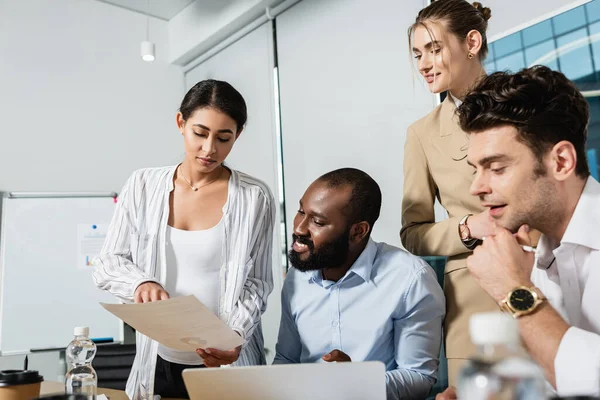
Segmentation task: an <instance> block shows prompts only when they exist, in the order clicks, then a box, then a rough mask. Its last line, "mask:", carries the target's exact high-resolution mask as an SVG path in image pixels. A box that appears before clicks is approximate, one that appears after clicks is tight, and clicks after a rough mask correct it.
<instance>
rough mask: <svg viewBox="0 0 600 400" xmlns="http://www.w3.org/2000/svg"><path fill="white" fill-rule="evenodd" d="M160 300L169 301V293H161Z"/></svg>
mask: <svg viewBox="0 0 600 400" xmlns="http://www.w3.org/2000/svg"><path fill="white" fill-rule="evenodd" d="M160 299H161V300H168V299H169V293H167V292H166V291H164V290H163V291H161V292H160Z"/></svg>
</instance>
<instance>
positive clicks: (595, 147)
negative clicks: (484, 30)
mask: <svg viewBox="0 0 600 400" xmlns="http://www.w3.org/2000/svg"><path fill="white" fill-rule="evenodd" d="M536 64H542V65H546V66H548V67H550V68H552V69H554V70H558V71H561V72H562V73H564V74H565V75H566V76H567V78H569V79H570V80H572V81H573V82H574V83H575V84H576V85H577V87H578V88H579V89H580V90H581V92H582V93H583V95H584V96H585V97H586V100H587V101H588V103H589V104H590V125H589V131H588V144H587V146H588V150H587V154H588V161H589V163H590V170H591V172H592V176H594V178H596V179H599V174H598V171H599V169H600V164H599V161H600V160H599V157H598V154H599V153H600V0H593V1H591V2H589V3H587V4H585V5H582V6H580V7H576V8H574V9H572V10H569V11H567V12H564V13H562V14H560V15H557V16H555V17H553V18H551V19H548V20H546V21H542V22H540V23H538V24H535V25H533V26H531V27H529V28H526V29H523V30H521V31H519V32H516V33H513V34H511V35H510V36H507V37H505V38H502V39H500V40H497V41H495V42H493V43H490V52H489V55H488V58H487V60H486V61H485V65H484V67H485V69H486V71H487V72H488V73H491V72H494V71H503V70H509V71H512V72H516V71H518V70H519V69H521V68H523V67H528V66H532V65H536Z"/></svg>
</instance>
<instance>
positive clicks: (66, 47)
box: [0, 0, 184, 380]
mask: <svg viewBox="0 0 600 400" xmlns="http://www.w3.org/2000/svg"><path fill="white" fill-rule="evenodd" d="M145 27H146V19H145V17H144V16H142V15H140V14H138V13H133V12H130V11H127V10H124V9H122V8H118V7H114V6H111V5H108V4H105V3H102V2H99V1H95V0H53V1H47V0H0V88H1V89H0V190H4V191H21V190H23V191H27V190H35V191H87V190H93V191H119V190H120V188H121V186H122V185H123V183H124V182H125V180H126V179H127V176H128V175H129V174H130V173H131V172H132V171H133V170H134V169H136V168H140V167H144V166H156V165H165V164H171V163H175V162H177V161H178V160H179V159H180V158H181V156H182V154H183V150H182V144H181V143H180V136H181V135H179V133H178V131H177V130H176V129H175V113H176V111H177V108H178V105H179V102H180V101H181V98H182V97H183V94H184V80H183V72H182V71H181V70H180V68H179V67H177V66H173V65H170V64H169V63H168V62H167V51H168V49H167V45H168V41H167V23H166V22H164V21H161V20H158V19H153V18H152V19H151V21H150V36H151V40H153V41H155V42H156V55H157V59H156V60H155V61H154V62H153V63H146V62H144V61H142V60H141V58H140V42H141V41H142V40H143V39H144V35H145V29H146V28H145ZM63 311H64V310H57V312H63ZM24 334H26V332H24ZM70 340H71V337H65V343H64V344H65V346H66V345H67V344H68V342H69V341H70ZM23 358H24V356H5V357H0V370H4V369H11V368H22V366H23ZM29 367H30V368H32V369H38V370H39V371H40V372H41V374H42V375H43V376H44V377H45V378H46V379H49V380H57V378H58V376H59V374H60V372H59V369H60V368H59V357H58V353H57V352H48V353H35V354H32V355H30V356H29Z"/></svg>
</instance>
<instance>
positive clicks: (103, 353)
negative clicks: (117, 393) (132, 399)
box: [92, 343, 135, 390]
mask: <svg viewBox="0 0 600 400" xmlns="http://www.w3.org/2000/svg"><path fill="white" fill-rule="evenodd" d="M134 358H135V344H120V343H107V344H98V347H97V351H96V357H94V360H93V361H92V366H93V367H94V369H95V370H96V374H97V375H98V387H102V388H106V389H117V390H125V385H126V384H127V378H128V377H129V372H131V366H132V365H133V359H134Z"/></svg>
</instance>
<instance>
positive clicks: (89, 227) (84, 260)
mask: <svg viewBox="0 0 600 400" xmlns="http://www.w3.org/2000/svg"><path fill="white" fill-rule="evenodd" d="M107 232H108V224H93V223H90V224H77V268H90V267H91V266H92V261H93V260H94V258H96V257H98V256H99V255H100V251H102V246H103V245H104V239H106V233H107Z"/></svg>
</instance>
